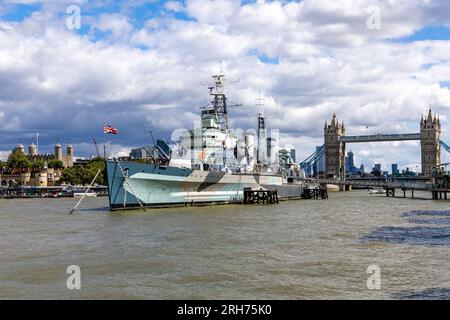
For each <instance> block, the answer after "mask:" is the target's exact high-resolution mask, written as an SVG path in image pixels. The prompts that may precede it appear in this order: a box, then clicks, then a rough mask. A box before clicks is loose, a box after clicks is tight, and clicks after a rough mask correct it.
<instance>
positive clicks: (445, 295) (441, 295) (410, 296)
mask: <svg viewBox="0 0 450 320" xmlns="http://www.w3.org/2000/svg"><path fill="white" fill-rule="evenodd" d="M392 298H393V299H405V300H450V288H430V289H425V290H422V291H410V292H400V293H396V294H394V295H393V296H392Z"/></svg>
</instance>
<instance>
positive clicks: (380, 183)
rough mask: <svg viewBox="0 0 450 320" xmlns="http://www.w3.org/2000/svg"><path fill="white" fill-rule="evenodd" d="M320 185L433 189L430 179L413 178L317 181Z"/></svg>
mask: <svg viewBox="0 0 450 320" xmlns="http://www.w3.org/2000/svg"><path fill="white" fill-rule="evenodd" d="M317 182H318V183H320V184H335V185H351V186H359V187H378V188H388V189H414V190H427V191H431V190H432V189H433V183H432V182H431V180H430V179H426V178H415V179H393V178H381V179H380V178H377V179H370V178H367V179H361V178H358V179H355V178H354V179H351V178H350V179H342V180H340V179H317Z"/></svg>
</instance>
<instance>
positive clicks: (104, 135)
mask: <svg viewBox="0 0 450 320" xmlns="http://www.w3.org/2000/svg"><path fill="white" fill-rule="evenodd" d="M105 126H106V124H105V123H103V158H105V159H106V133H105Z"/></svg>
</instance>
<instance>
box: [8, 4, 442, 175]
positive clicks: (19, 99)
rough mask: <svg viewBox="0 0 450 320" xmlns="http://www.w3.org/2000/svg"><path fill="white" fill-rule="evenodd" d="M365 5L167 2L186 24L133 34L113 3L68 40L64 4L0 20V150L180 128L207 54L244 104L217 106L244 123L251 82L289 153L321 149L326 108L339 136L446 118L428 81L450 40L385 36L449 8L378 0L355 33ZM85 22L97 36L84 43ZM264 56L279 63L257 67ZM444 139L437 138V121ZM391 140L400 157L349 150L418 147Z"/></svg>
mask: <svg viewBox="0 0 450 320" xmlns="http://www.w3.org/2000/svg"><path fill="white" fill-rule="evenodd" d="M436 3H437V4H439V6H437V5H436ZM371 4H372V1H362V0H361V1H342V2H339V4H338V2H335V1H324V0H317V1H309V0H306V1H302V2H289V3H284V2H278V1H270V2H263V1H260V2H257V3H251V4H246V5H241V6H240V5H239V2H238V1H209V0H208V1H207V2H205V1H200V2H199V1H195V0H192V1H187V2H186V5H185V6H182V5H181V4H179V3H177V2H173V1H172V2H167V3H166V5H165V8H166V10H170V11H176V12H181V11H183V12H184V13H185V14H188V15H189V16H190V17H192V18H195V21H192V20H190V21H184V20H177V19H175V18H174V17H172V16H170V15H169V16H165V15H162V16H159V17H154V18H151V19H149V20H147V21H145V23H143V25H144V27H143V28H141V29H136V28H135V27H134V26H133V24H132V23H131V21H132V20H133V17H130V16H129V15H128V11H127V10H125V11H123V12H121V13H114V14H103V15H100V16H99V17H98V18H95V17H85V18H83V21H84V22H83V23H89V24H90V27H91V30H90V31H89V32H88V33H87V34H84V35H79V34H77V33H75V32H71V31H70V30H67V29H66V28H65V27H64V16H61V15H60V14H58V12H59V13H60V12H64V10H63V9H64V6H62V7H61V6H56V5H54V4H50V3H46V4H45V6H44V7H43V9H42V10H41V11H39V12H36V13H34V14H33V15H31V16H30V17H28V18H26V19H25V20H24V21H22V22H7V21H0V115H1V116H0V125H1V129H0V130H1V132H2V134H3V137H4V138H2V139H1V140H0V149H1V150H5V151H6V150H10V149H11V148H12V146H11V143H12V142H13V141H14V143H15V142H16V141H18V139H17V136H18V135H22V136H27V135H29V134H31V132H35V131H36V130H40V131H42V132H43V131H47V137H48V138H47V139H48V141H53V140H51V139H54V138H55V136H58V135H60V136H65V137H67V138H68V137H71V138H72V139H73V141H74V144H77V143H78V144H79V145H80V147H79V150H80V152H85V153H87V154H90V151H88V150H89V148H91V147H92V146H90V147H87V146H86V147H83V146H82V144H81V143H82V142H83V141H86V140H90V137H91V136H95V135H98V134H101V133H99V132H100V130H99V128H100V126H101V123H103V122H104V121H108V122H113V123H114V124H115V125H117V126H118V127H119V129H120V130H121V135H120V136H119V137H117V138H116V139H115V140H114V141H115V142H112V143H113V144H114V145H117V146H116V147H114V148H116V149H111V150H117V151H118V152H119V151H120V152H125V151H123V150H125V149H124V148H126V147H127V144H129V143H127V141H129V140H130V139H134V137H139V136H141V137H142V140H138V141H137V142H135V143H149V142H151V141H150V140H149V137H148V136H146V137H145V136H143V135H142V134H143V132H145V130H146V128H152V129H153V130H154V131H155V132H156V131H158V132H160V134H162V135H169V133H170V131H172V130H173V129H175V128H178V127H189V126H191V125H192V123H193V121H194V120H195V119H196V117H197V116H198V112H199V109H198V108H199V107H201V106H202V105H204V104H206V103H207V99H208V98H207V95H206V93H205V90H204V87H202V86H201V85H200V83H202V82H204V81H205V80H208V77H209V75H210V74H211V73H213V72H217V71H218V68H219V61H220V60H223V61H224V67H225V70H226V73H227V76H228V79H229V80H237V79H240V81H239V82H238V83H236V84H234V85H232V86H230V87H229V89H230V90H229V91H230V95H231V96H230V100H232V101H233V102H238V103H243V104H244V107H243V108H234V109H230V113H231V115H230V117H231V119H232V121H233V125H236V126H239V127H248V126H250V125H252V126H256V112H257V110H256V109H257V108H255V107H254V106H253V104H254V101H255V100H254V99H255V97H256V96H257V95H258V92H259V91H263V92H264V96H265V102H266V113H267V114H268V115H271V118H270V119H268V124H269V126H271V127H277V128H280V129H281V131H282V133H283V134H282V138H283V139H284V141H283V142H282V143H283V144H284V143H289V144H292V145H295V146H296V147H297V149H298V151H297V158H298V159H302V158H305V157H306V156H307V155H309V154H310V153H312V152H313V151H314V147H315V145H320V144H322V134H323V132H322V130H323V122H324V120H325V119H330V118H331V115H332V113H333V112H335V111H336V112H337V113H338V117H339V118H340V119H344V120H345V123H346V126H347V133H348V134H360V133H371V132H386V131H395V132H410V131H418V121H419V119H420V115H421V113H423V112H425V110H426V108H427V106H428V105H429V104H432V105H433V107H434V109H435V111H437V112H439V113H440V114H441V119H442V120H443V122H444V126H448V115H449V111H450V92H449V89H448V88H446V87H442V86H440V85H439V83H440V82H446V81H450V76H449V74H450V73H449V71H450V50H449V49H450V42H449V41H421V42H415V43H401V42H400V43H399V42H394V41H390V39H391V38H395V37H399V36H405V35H410V34H411V33H413V32H414V31H415V30H418V29H420V28H421V27H423V26H426V25H428V24H429V23H440V24H445V23H448V21H450V20H446V19H447V18H448V17H447V15H448V14H447V13H445V12H450V10H447V9H449V8H448V7H449V5H448V4H447V2H443V1H442V2H433V4H431V3H429V2H427V1H419V0H415V1H394V0H392V1H384V2H379V5H380V9H381V19H382V20H381V22H382V25H381V26H382V27H381V29H380V30H368V29H367V27H366V19H367V17H368V14H367V11H366V9H367V7H368V6H370V5H371ZM85 5H93V4H88V3H86V4H85ZM130 5H132V4H130ZM133 5H136V3H134V4H133ZM82 9H83V8H82ZM439 9H440V10H439ZM58 10H59V11H58ZM61 10H62V11H61ZM446 10H447V11H446ZM95 30H100V31H102V32H110V35H108V36H106V37H105V38H101V39H95V38H94V34H95V33H94V31H95ZM141 46H143V47H146V48H148V49H147V50H141V49H139V48H137V47H141ZM263 54H264V55H266V56H267V57H270V58H278V60H279V63H278V64H268V63H263V62H261V61H260V59H259V58H258V56H257V55H263ZM43 134H44V133H43ZM443 138H444V140H447V141H449V140H450V135H449V132H448V130H445V131H444V133H443ZM43 139H44V138H43ZM52 143H53V142H52ZM400 147H401V148H402V150H403V151H404V152H403V151H402V153H401V154H398V153H397V152H385V151H386V148H380V145H373V146H372V145H362V146H361V147H358V146H355V148H356V149H355V150H357V149H358V148H359V149H358V150H360V154H359V155H356V153H355V157H356V159H362V160H363V161H365V162H366V161H372V160H370V159H371V158H372V159H380V158H382V159H383V161H384V162H385V163H389V162H398V163H399V164H400V165H401V164H402V163H403V164H410V163H411V159H415V161H419V157H418V156H417V148H413V147H410V146H406V145H402V146H399V148H400ZM388 149H389V148H388ZM392 150H396V148H392ZM383 152H384V155H383ZM358 157H360V158H358ZM368 165H369V164H368V163H366V167H368Z"/></svg>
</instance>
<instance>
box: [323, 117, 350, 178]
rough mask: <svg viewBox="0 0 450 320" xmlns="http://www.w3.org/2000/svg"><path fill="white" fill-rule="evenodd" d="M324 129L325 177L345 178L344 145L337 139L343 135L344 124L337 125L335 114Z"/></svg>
mask: <svg viewBox="0 0 450 320" xmlns="http://www.w3.org/2000/svg"><path fill="white" fill-rule="evenodd" d="M326 124H327V122H325V128H324V140H325V159H326V164H325V172H326V176H327V177H331V178H332V177H345V168H344V163H345V144H344V143H343V142H340V141H339V138H340V137H341V136H343V135H344V134H345V127H344V123H343V122H342V123H339V121H338V120H337V116H336V113H334V114H333V119H332V120H331V124H330V125H329V126H327V125H326Z"/></svg>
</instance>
